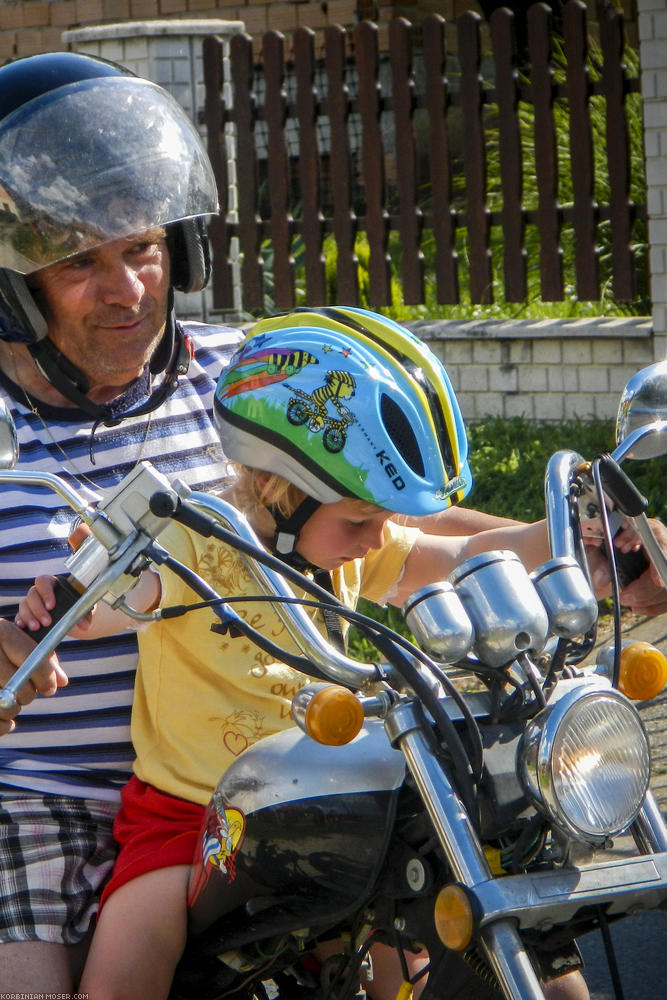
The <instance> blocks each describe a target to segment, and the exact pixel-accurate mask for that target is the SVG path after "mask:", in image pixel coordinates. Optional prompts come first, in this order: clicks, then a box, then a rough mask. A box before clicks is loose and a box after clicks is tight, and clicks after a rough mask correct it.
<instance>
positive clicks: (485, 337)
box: [406, 317, 654, 420]
mask: <svg viewBox="0 0 667 1000" xmlns="http://www.w3.org/2000/svg"><path fill="white" fill-rule="evenodd" d="M406 325H407V326H409V327H410V328H411V329H412V330H413V332H414V333H416V334H417V336H418V337H421V339H422V340H424V341H426V342H427V343H428V344H429V346H430V347H431V348H432V350H433V351H434V352H435V353H436V354H437V355H438V357H439V358H440V359H441V361H442V362H443V364H444V365H445V367H446V368H447V371H448V373H449V376H450V378H451V380H452V384H453V386H454V389H455V390H456V393H457V396H458V398H459V402H460V404H461V409H462V411H463V416H464V417H465V418H466V419H467V420H479V419H483V418H484V417H487V416H502V417H518V416H524V417H528V418H529V419H542V420H563V419H566V418H568V417H574V416H578V417H581V418H582V419H586V418H587V417H591V416H596V417H601V418H603V419H613V418H615V416H616V411H617V409H618V403H619V398H620V394H621V390H622V388H623V386H624V385H625V383H626V382H627V380H628V379H629V378H630V376H631V375H634V373H635V372H636V371H638V370H639V369H640V368H644V367H645V366H646V365H648V364H651V363H652V361H653V360H654V357H653V343H654V339H653V335H652V329H651V321H650V319H647V318H625V319H613V320H608V319H605V318H604V317H601V318H599V319H586V320H562V321H559V320H546V321H531V320H520V321H513V322H500V321H498V320H481V321H480V320H475V321H471V322H469V323H462V322H459V321H455V320H450V321H438V320H434V321H428V320H422V321H420V322H416V323H408V324H406Z"/></svg>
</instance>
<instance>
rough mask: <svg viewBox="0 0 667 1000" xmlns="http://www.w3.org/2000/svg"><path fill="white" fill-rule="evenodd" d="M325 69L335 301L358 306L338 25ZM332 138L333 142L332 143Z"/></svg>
mask: <svg viewBox="0 0 667 1000" xmlns="http://www.w3.org/2000/svg"><path fill="white" fill-rule="evenodd" d="M324 38H325V58H326V67H327V88H328V90H327V111H328V116H329V129H330V134H331V136H332V140H331V153H330V166H331V197H332V202H333V220H332V226H333V233H334V238H335V240H336V249H337V261H336V299H337V301H338V302H340V303H347V304H348V305H358V304H359V282H358V278H357V263H358V261H357V258H356V256H355V253H354V241H355V237H356V228H357V219H356V216H355V214H354V208H353V205H352V175H351V153H350V140H349V137H348V131H347V122H348V115H349V94H348V88H347V84H346V83H345V38H346V35H345V32H344V31H343V29H342V28H339V27H338V26H337V25H331V26H329V27H328V28H327V29H326V31H325V33H324ZM334 137H335V141H334Z"/></svg>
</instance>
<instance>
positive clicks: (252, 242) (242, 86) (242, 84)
mask: <svg viewBox="0 0 667 1000" xmlns="http://www.w3.org/2000/svg"><path fill="white" fill-rule="evenodd" d="M230 63H231V74H232V84H233V87H234V122H235V124H236V158H237V175H238V180H239V221H238V236H239V248H240V251H241V254H242V258H241V282H242V285H243V304H244V306H245V308H246V309H251V310H253V309H263V308H264V274H263V266H262V258H261V255H260V241H261V234H260V219H259V213H258V208H257V205H258V200H257V198H258V191H257V153H256V150H255V134H254V130H255V98H254V93H253V65H252V38H251V37H250V35H246V34H238V35H234V36H233V37H232V40H231V42H230Z"/></svg>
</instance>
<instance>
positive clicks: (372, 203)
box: [354, 21, 391, 306]
mask: <svg viewBox="0 0 667 1000" xmlns="http://www.w3.org/2000/svg"><path fill="white" fill-rule="evenodd" d="M354 54H355V61H356V67H357V73H358V74H359V114H360V115H361V162H362V167H363V182H364V195H365V200H366V215H365V219H364V226H365V229H366V236H367V237H368V245H369V248H370V258H369V264H368V281H369V294H370V297H371V300H372V301H373V302H374V303H375V304H376V305H378V306H387V305H390V303H391V282H390V269H389V254H388V253H387V241H388V234H389V220H388V218H387V212H386V210H385V173H384V148H383V143H382V132H381V129H380V112H381V106H382V100H381V92H380V83H379V78H378V74H379V59H378V39H377V26H376V25H374V24H372V23H371V22H370V21H361V22H360V24H358V25H357V26H356V28H355V29H354Z"/></svg>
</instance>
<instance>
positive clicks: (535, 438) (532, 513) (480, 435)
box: [349, 417, 667, 660]
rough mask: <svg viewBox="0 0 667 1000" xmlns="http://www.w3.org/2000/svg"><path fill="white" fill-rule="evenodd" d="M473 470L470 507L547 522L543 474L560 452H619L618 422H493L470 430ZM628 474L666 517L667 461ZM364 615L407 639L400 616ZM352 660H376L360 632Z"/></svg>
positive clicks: (369, 609) (634, 465) (633, 466)
mask: <svg viewBox="0 0 667 1000" xmlns="http://www.w3.org/2000/svg"><path fill="white" fill-rule="evenodd" d="M468 439H469V442H470V466H471V469H472V473H473V477H474V486H473V489H472V492H471V493H470V495H469V496H468V498H467V499H466V504H465V506H467V507H472V508H475V509H477V510H483V511H486V512H487V513H489V514H499V515H502V516H503V517H512V518H515V519H517V520H520V521H537V520H539V519H540V518H542V517H544V474H545V470H546V467H547V462H548V460H549V458H550V456H551V455H553V454H554V453H555V452H557V451H561V450H568V451H576V452H578V453H579V454H580V455H581V456H582V457H583V458H585V459H589V460H590V459H593V458H595V457H596V456H597V455H600V454H603V453H605V452H610V451H612V450H613V448H614V444H615V441H614V423H613V421H611V420H609V421H602V420H592V421H586V422H583V421H580V420H570V421H562V422H559V423H554V422H546V421H544V422H541V421H534V420H527V419H525V418H523V417H515V418H510V419H501V418H500V417H497V418H496V417H494V418H491V419H489V420H485V421H483V422H480V423H471V424H469V425H468ZM624 471H625V472H626V473H627V474H628V475H629V476H630V478H631V479H632V480H633V482H634V483H635V484H636V486H637V487H638V488H639V489H640V491H641V492H642V493H643V494H644V496H645V497H646V498H647V500H648V501H649V509H648V513H649V514H650V515H652V516H655V517H662V518H664V517H665V516H667V496H666V492H667V491H666V489H665V483H666V482H667V457H663V458H658V459H650V460H645V461H636V462H626V463H625V465H624ZM359 610H360V611H363V612H364V613H366V614H370V615H371V617H373V618H375V619H377V620H378V621H380V622H382V623H383V624H386V625H389V626H391V627H392V628H395V629H397V631H399V632H401V633H402V634H405V635H407V634H408V632H407V629H406V628H405V625H404V623H403V619H402V616H401V614H400V612H399V611H398V610H397V609H395V608H386V609H381V608H378V607H376V606H375V605H372V604H370V603H369V602H367V601H362V602H361V603H360V605H359ZM349 648H350V654H351V655H352V656H355V657H357V658H358V659H362V660H368V659H373V658H374V657H375V656H376V655H377V654H376V652H375V651H374V649H373V647H372V644H371V643H369V642H368V641H367V640H362V639H361V637H360V636H359V633H358V632H357V630H356V629H353V630H352V631H351V633H350V643H349Z"/></svg>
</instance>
